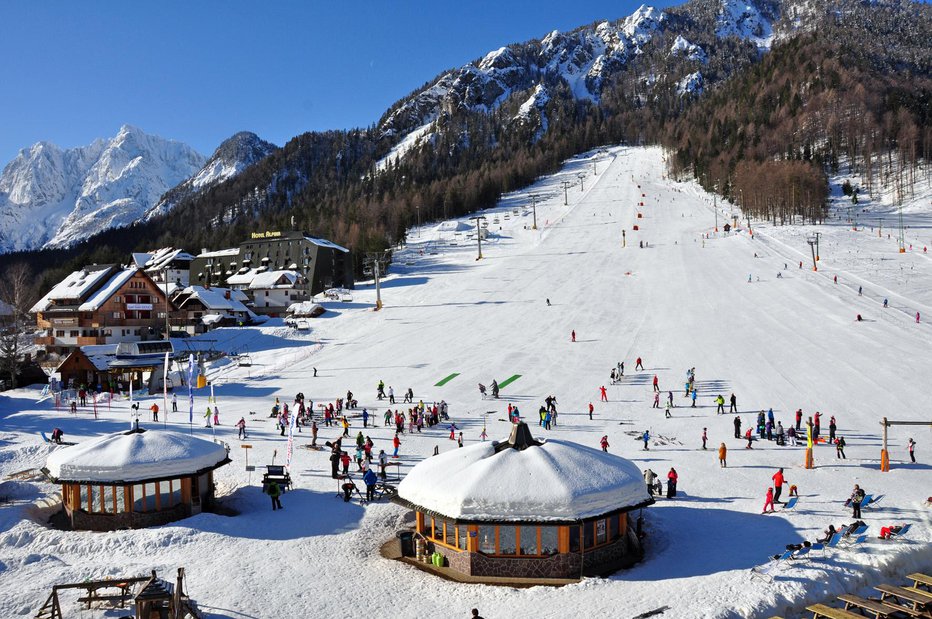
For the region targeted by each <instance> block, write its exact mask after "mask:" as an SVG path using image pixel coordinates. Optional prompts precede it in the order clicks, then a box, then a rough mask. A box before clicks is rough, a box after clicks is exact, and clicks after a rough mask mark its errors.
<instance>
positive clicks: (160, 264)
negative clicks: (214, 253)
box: [133, 247, 194, 271]
mask: <svg viewBox="0 0 932 619" xmlns="http://www.w3.org/2000/svg"><path fill="white" fill-rule="evenodd" d="M143 258H145V260H142V259H143ZM133 260H135V261H136V263H137V264H138V265H139V266H140V267H145V269H146V270H147V271H160V270H162V268H164V267H165V266H166V265H168V264H171V263H172V262H174V261H175V260H182V261H185V262H190V261H192V260H194V256H192V255H191V254H189V253H188V252H186V251H185V250H183V249H175V248H173V247H163V248H162V249H157V250H155V251H153V252H149V253H145V254H133ZM140 260H142V263H141V264H140V262H139V261H140Z"/></svg>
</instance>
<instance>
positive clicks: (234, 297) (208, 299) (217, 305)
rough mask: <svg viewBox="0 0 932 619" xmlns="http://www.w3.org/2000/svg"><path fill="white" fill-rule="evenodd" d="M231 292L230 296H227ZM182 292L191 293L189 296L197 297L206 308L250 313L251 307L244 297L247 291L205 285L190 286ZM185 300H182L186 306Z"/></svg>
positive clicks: (182, 304)
mask: <svg viewBox="0 0 932 619" xmlns="http://www.w3.org/2000/svg"><path fill="white" fill-rule="evenodd" d="M227 293H229V295H230V298H229V299H228V298H227ZM182 294H186V295H190V296H189V298H197V299H198V300H199V301H200V302H201V304H203V306H204V307H205V308H206V309H209V310H224V311H227V312H243V313H248V312H249V308H248V307H246V306H245V305H243V302H242V300H241V299H242V297H243V296H245V293H243V292H241V291H238V290H230V289H229V288H204V287H203V286H188V287H187V288H185V289H184V291H183V292H182ZM184 304H185V301H182V302H181V306H182V307H184Z"/></svg>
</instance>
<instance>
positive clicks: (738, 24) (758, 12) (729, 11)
mask: <svg viewBox="0 0 932 619" xmlns="http://www.w3.org/2000/svg"><path fill="white" fill-rule="evenodd" d="M774 21H775V16H774V15H767V14H766V13H765V11H763V10H762V8H761V7H759V6H757V5H756V4H755V3H754V2H743V1H741V0H722V4H721V8H720V10H719V13H718V19H717V23H716V32H715V34H716V35H717V36H718V37H722V38H724V37H729V36H735V37H738V38H739V39H745V40H747V41H751V42H752V43H754V44H755V45H756V46H757V47H758V49H761V50H768V49H770V46H771V43H772V42H773V36H774V33H773V22H774Z"/></svg>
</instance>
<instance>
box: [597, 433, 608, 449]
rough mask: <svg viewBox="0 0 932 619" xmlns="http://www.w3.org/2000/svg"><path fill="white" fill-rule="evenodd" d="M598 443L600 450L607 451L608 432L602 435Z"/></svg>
mask: <svg viewBox="0 0 932 619" xmlns="http://www.w3.org/2000/svg"><path fill="white" fill-rule="evenodd" d="M599 444H600V445H602V451H606V452H607V451H608V447H609V445H608V434H606V435H604V436H602V440H601V441H599Z"/></svg>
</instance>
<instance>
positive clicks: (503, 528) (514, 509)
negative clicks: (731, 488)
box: [394, 423, 654, 582]
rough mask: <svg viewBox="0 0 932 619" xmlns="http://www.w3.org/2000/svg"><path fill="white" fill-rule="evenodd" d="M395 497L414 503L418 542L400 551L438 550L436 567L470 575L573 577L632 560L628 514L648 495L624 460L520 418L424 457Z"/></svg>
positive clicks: (636, 546) (635, 543)
mask: <svg viewBox="0 0 932 619" xmlns="http://www.w3.org/2000/svg"><path fill="white" fill-rule="evenodd" d="M394 500H395V501H396V502H397V503H399V504H401V505H404V506H406V507H408V508H410V509H412V510H414V512H415V522H416V533H415V534H414V538H415V540H416V542H417V543H416V544H415V545H414V546H415V548H416V550H415V549H412V548H411V546H412V544H411V543H410V542H409V543H408V544H407V548H406V547H405V543H404V541H402V550H401V552H402V555H403V558H402V560H404V561H407V562H412V563H415V564H417V562H418V561H417V559H418V558H421V559H423V558H424V557H425V556H426V555H428V554H430V555H433V556H436V555H434V554H433V553H437V552H439V553H441V554H442V555H444V557H445V560H444V561H443V565H437V564H436V563H435V569H440V570H443V571H445V572H447V575H448V576H450V577H452V578H454V579H456V576H455V575H453V574H450V573H449V572H450V571H454V572H458V573H460V574H463V575H465V576H467V577H468V579H467V580H468V581H469V582H483V578H496V579H501V578H521V579H528V578H530V579H541V581H542V582H546V580H548V579H578V578H580V577H581V576H585V575H601V574H605V573H608V572H611V571H614V570H616V569H619V568H621V567H626V566H628V565H631V564H633V563H635V562H637V561H638V560H640V559H641V557H642V556H643V552H642V549H641V544H640V541H639V539H638V536H637V533H636V528H637V527H636V526H635V525H634V523H632V522H629V518H628V514H629V513H630V512H632V511H633V510H638V509H640V508H643V507H646V506H647V505H650V504H652V503H653V502H654V501H653V499H652V498H651V497H650V495H649V494H648V492H647V487H646V486H645V484H644V479H643V477H642V475H641V472H640V471H639V470H638V468H637V467H636V466H635V465H634V464H632V463H631V462H629V461H628V460H626V459H624V458H621V457H619V456H616V455H614V454H610V453H606V452H603V451H600V450H597V449H593V448H590V447H585V446H583V445H579V444H577V443H573V442H570V441H564V440H543V441H538V440H535V439H534V438H533V437H532V436H531V433H530V430H529V429H528V426H527V424H525V423H519V424H516V425H515V426H514V427H513V429H512V432H511V437H510V438H509V440H508V441H506V442H497V441H493V442H488V443H486V442H483V443H480V444H477V445H471V446H469V447H464V448H462V449H453V450H451V451H448V452H445V453H442V454H439V455H436V456H433V457H431V458H427V459H426V460H424V461H422V462H421V463H419V464H418V465H417V466H415V467H414V468H413V469H412V470H411V472H410V473H408V475H407V476H406V477H405V479H404V480H403V481H402V482H401V484H399V486H398V494H397V496H396V497H395V499H394ZM403 540H404V538H403ZM405 555H408V557H410V558H405ZM411 555H413V556H411ZM487 582H496V581H493V580H489V581H487ZM498 582H500V580H498Z"/></svg>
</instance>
